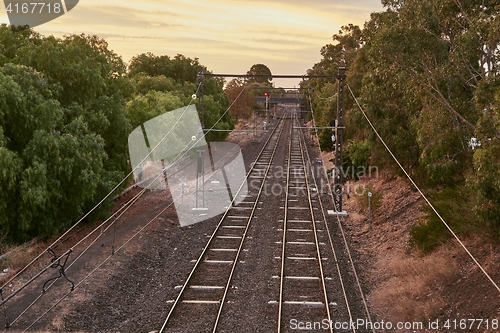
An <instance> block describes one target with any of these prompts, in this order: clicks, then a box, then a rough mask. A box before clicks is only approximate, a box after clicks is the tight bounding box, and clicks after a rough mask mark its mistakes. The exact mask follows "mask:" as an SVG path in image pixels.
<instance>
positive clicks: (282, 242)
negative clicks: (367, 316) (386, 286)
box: [160, 116, 360, 332]
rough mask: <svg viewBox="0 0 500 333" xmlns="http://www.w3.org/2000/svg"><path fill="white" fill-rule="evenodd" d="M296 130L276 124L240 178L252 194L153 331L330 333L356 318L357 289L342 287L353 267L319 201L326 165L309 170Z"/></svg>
mask: <svg viewBox="0 0 500 333" xmlns="http://www.w3.org/2000/svg"><path fill="white" fill-rule="evenodd" d="M297 125H298V123H297V119H295V118H294V117H293V116H292V119H285V118H281V119H280V120H279V122H278V123H277V125H276V126H275V128H274V129H273V131H272V132H271V133H270V135H269V138H268V139H267V141H266V142H265V144H264V146H263V148H262V150H261V151H260V153H259V155H258V157H257V158H256V160H255V161H254V163H253V164H252V167H251V169H250V170H249V172H248V173H247V181H248V182H249V183H250V184H251V186H250V188H251V190H250V192H249V194H248V195H247V196H246V198H245V199H244V200H243V201H241V203H240V204H238V205H236V206H235V205H231V207H228V209H227V210H226V212H225V213H224V215H223V216H222V218H221V219H220V222H219V223H218V224H217V226H216V228H215V231H214V232H213V234H212V235H211V236H210V237H209V240H208V242H207V244H206V246H205V247H204V249H203V251H202V252H201V254H200V256H199V257H198V259H197V260H193V262H194V266H193V269H192V270H191V272H190V274H189V276H188V277H187V279H186V280H185V282H184V284H183V285H179V286H177V287H176V289H178V294H177V298H176V299H175V300H172V301H170V302H169V304H168V305H169V312H168V315H167V317H166V319H165V321H164V323H163V326H162V328H161V330H160V332H272V331H275V332H291V331H295V330H296V329H298V328H300V327H309V328H311V329H321V330H322V331H329V332H334V331H336V330H335V323H349V322H351V321H353V320H355V318H353V311H354V312H357V313H360V310H359V309H360V306H356V305H355V306H354V307H353V304H352V303H353V302H356V301H357V300H359V298H357V297H356V296H352V295H349V296H348V294H349V293H351V294H352V293H353V291H355V290H356V288H354V287H352V286H351V287H350V289H349V287H346V285H348V284H351V285H352V284H353V281H352V279H350V278H349V276H352V274H351V273H349V272H345V270H346V269H347V270H348V269H349V268H350V267H351V266H349V264H352V263H350V262H348V261H347V260H346V259H345V258H346V256H345V254H344V252H343V250H342V249H343V248H344V247H343V245H342V244H341V245H335V244H334V241H333V240H332V233H334V232H335V231H334V230H330V228H329V225H328V222H327V216H326V215H325V211H326V209H325V207H324V203H323V201H325V203H326V202H328V199H329V198H327V197H326V196H325V197H324V198H322V197H321V196H320V193H321V192H323V188H324V186H322V184H324V182H325V181H326V179H324V177H323V172H321V171H324V170H323V169H322V168H323V167H322V166H314V164H313V163H311V158H310V156H309V152H308V149H307V143H306V139H305V137H304V134H303V133H302V131H301V130H300V128H299V126H297ZM283 165H285V167H284V168H283ZM315 167H316V169H315ZM279 170H281V173H280V172H279ZM278 173H279V175H278ZM238 195H239V194H237V195H235V199H236V198H237V196H238ZM239 199H240V200H241V198H239ZM278 206H279V210H277V208H278ZM271 211H274V212H278V213H276V214H277V215H276V214H271V213H270V212H271ZM279 212H280V213H279ZM333 226H335V225H334V224H333ZM336 248H337V249H336ZM269 253H274V255H268V254H269ZM346 279H347V280H346ZM348 289H349V291H348ZM353 308H355V310H353ZM242 313H247V315H246V316H245V315H242ZM346 331H352V332H356V330H354V329H351V330H346Z"/></svg>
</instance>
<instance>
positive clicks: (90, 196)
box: [0, 64, 107, 240]
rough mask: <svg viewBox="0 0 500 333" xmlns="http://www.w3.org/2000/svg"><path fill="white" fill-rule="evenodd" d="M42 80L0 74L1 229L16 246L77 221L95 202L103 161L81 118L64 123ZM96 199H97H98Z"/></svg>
mask: <svg viewBox="0 0 500 333" xmlns="http://www.w3.org/2000/svg"><path fill="white" fill-rule="evenodd" d="M53 95H54V94H53V93H52V91H51V90H50V86H49V84H48V82H47V80H46V79H45V78H44V76H43V75H42V74H41V73H39V72H36V71H34V70H33V69H30V68H28V67H25V66H21V65H14V64H6V65H5V66H4V67H2V68H0V99H1V100H2V103H1V104H0V125H1V126H0V128H1V131H0V155H1V156H2V162H1V165H0V166H1V168H0V180H1V187H2V199H3V200H2V205H0V210H3V213H5V215H4V214H2V219H1V222H2V224H1V226H0V227H1V228H2V230H3V231H4V232H6V233H7V234H9V235H10V236H11V237H13V238H15V239H17V240H23V239H25V238H26V237H29V236H35V235H47V234H51V233H53V232H55V231H57V230H58V229H59V228H61V227H62V226H68V225H70V224H71V223H73V222H74V221H75V220H77V219H78V218H79V217H80V216H81V215H82V213H83V212H84V211H85V210H86V209H87V208H88V206H89V205H92V204H93V203H94V202H95V200H96V199H97V198H96V197H95V194H96V189H97V188H98V186H99V185H100V183H101V180H102V179H101V177H102V176H103V174H104V172H105V170H104V164H105V162H106V161H107V155H106V152H105V150H104V140H103V138H102V137H100V136H99V135H97V134H95V133H93V132H92V131H90V130H89V128H88V125H87V123H85V122H84V120H83V117H76V118H74V119H72V120H71V121H70V122H68V123H65V122H64V120H65V117H64V108H63V107H62V106H61V105H60V104H59V102H58V101H57V100H55V99H54V98H53ZM99 199H100V198H99Z"/></svg>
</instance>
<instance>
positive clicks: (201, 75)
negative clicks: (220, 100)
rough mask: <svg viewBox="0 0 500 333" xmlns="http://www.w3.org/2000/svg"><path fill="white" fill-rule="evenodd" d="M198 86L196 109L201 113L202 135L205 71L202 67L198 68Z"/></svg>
mask: <svg viewBox="0 0 500 333" xmlns="http://www.w3.org/2000/svg"><path fill="white" fill-rule="evenodd" d="M198 84H199V85H200V89H199V91H198V107H199V109H200V113H201V129H202V133H203V134H205V103H204V101H203V95H204V94H205V91H204V88H205V70H204V69H203V67H200V71H199V72H198Z"/></svg>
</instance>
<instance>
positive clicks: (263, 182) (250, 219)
mask: <svg viewBox="0 0 500 333" xmlns="http://www.w3.org/2000/svg"><path fill="white" fill-rule="evenodd" d="M283 128H284V123H283V122H282V123H281V128H280V131H279V133H278V138H277V139H276V144H275V145H274V148H273V151H272V153H271V157H270V158H269V164H268V165H267V166H266V172H265V174H264V179H263V181H262V184H261V185H260V188H259V193H258V194H257V197H256V198H255V203H254V205H253V207H252V211H251V213H250V216H249V217H248V221H247V225H246V228H245V232H244V233H243V236H242V238H241V242H240V245H239V247H238V251H237V253H236V259H235V260H234V263H233V267H232V268H231V273H230V274H229V278H228V281H227V284H226V288H225V290H224V295H223V297H222V299H221V303H220V306H219V312H218V314H217V319H216V321H215V325H214V329H213V331H212V332H213V333H215V332H216V331H217V325H218V324H219V320H220V317H221V314H222V307H223V306H224V301H225V300H226V296H227V293H228V291H229V287H230V285H231V281H232V278H233V275H234V270H235V268H236V263H237V262H238V258H239V255H240V253H241V250H242V249H243V243H244V242H245V239H246V235H247V233H248V228H249V227H250V223H251V222H252V219H253V216H254V215H255V211H256V210H257V205H258V203H259V199H260V197H261V195H262V189H263V188H264V184H265V183H266V179H267V176H268V174H269V170H271V164H272V163H273V159H274V154H275V153H276V150H277V148H278V145H279V142H280V138H281V135H282V133H283Z"/></svg>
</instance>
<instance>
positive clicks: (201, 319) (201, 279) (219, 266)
mask: <svg viewBox="0 0 500 333" xmlns="http://www.w3.org/2000/svg"><path fill="white" fill-rule="evenodd" d="M283 129H284V120H283V119H280V121H279V122H278V124H277V126H276V127H275V128H274V129H273V131H272V133H271V134H270V136H269V138H268V140H267V141H266V143H265V144H264V147H263V148H262V150H261V152H260V153H259V155H258V157H257V160H256V162H255V163H254V164H253V165H252V167H251V169H250V170H249V172H248V173H247V177H246V178H247V180H251V181H252V182H255V181H257V182H259V183H260V187H259V190H258V191H256V192H250V193H248V195H247V196H246V198H245V200H244V201H241V202H240V204H239V205H237V206H234V207H229V209H227V210H226V212H225V213H224V215H223V217H222V218H221V220H220V222H219V224H218V225H217V227H216V229H215V231H214V233H213V234H212V236H211V237H210V239H209V241H208V243H207V245H206V246H205V248H204V250H203V251H202V253H201V255H200V256H199V258H198V260H196V262H195V265H194V267H193V270H192V271H191V273H190V275H189V276H188V278H187V279H186V281H185V283H184V285H182V286H179V287H178V289H180V291H179V294H178V297H177V298H176V300H175V301H173V302H172V303H173V304H172V307H171V309H170V312H169V314H168V315H167V318H166V320H165V322H164V324H163V326H162V328H161V330H160V332H210V331H212V330H213V331H215V330H216V329H217V325H218V322H219V319H220V317H221V313H222V308H223V305H224V302H225V299H226V296H227V294H228V290H229V288H230V286H231V280H232V276H233V273H234V270H235V268H236V265H237V263H238V260H239V256H240V253H241V251H242V249H243V244H244V242H245V239H246V237H247V232H248V229H249V227H250V224H251V222H252V220H253V218H254V215H255V212H256V210H257V205H258V203H259V199H260V197H261V194H262V190H263V186H264V184H265V179H266V178H267V177H268V174H269V171H270V167H271V164H272V161H273V157H274V154H275V153H276V149H277V148H278V143H279V142H280V138H281V136H282V133H283ZM238 192H239V191H238ZM238 195H240V194H239V193H236V195H235V196H234V197H235V198H237V196H238ZM233 201H234V200H233ZM212 327H213V328H212Z"/></svg>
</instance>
